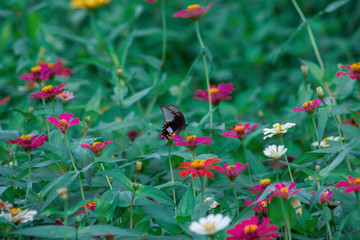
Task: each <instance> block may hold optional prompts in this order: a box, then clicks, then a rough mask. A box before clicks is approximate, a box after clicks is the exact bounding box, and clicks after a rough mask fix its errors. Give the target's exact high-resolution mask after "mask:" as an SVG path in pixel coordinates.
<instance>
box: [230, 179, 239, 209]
mask: <svg viewBox="0 0 360 240" xmlns="http://www.w3.org/2000/svg"><path fill="white" fill-rule="evenodd" d="M231 187H232V190H233V193H234V198H235V201H236V215H238V214H239V208H240V206H239V200H238V198H237V195H236V191H235V186H234V181H231Z"/></svg>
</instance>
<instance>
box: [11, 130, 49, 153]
mask: <svg viewBox="0 0 360 240" xmlns="http://www.w3.org/2000/svg"><path fill="white" fill-rule="evenodd" d="M38 136H39V135H34V136H32V135H22V136H21V137H19V138H17V139H8V140H7V143H8V144H16V145H18V146H19V147H22V149H24V151H25V152H30V151H31V149H34V150H35V149H36V148H37V147H39V146H42V145H43V144H44V142H45V141H46V140H48V137H47V136H45V135H44V134H43V135H41V136H39V137H38Z"/></svg>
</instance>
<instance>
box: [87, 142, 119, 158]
mask: <svg viewBox="0 0 360 240" xmlns="http://www.w3.org/2000/svg"><path fill="white" fill-rule="evenodd" d="M112 142H113V140H109V141H105V142H94V143H93V144H92V145H89V144H81V146H82V147H83V148H87V149H90V150H91V151H92V152H93V153H95V155H96V156H100V155H101V152H102V151H103V150H104V148H105V147H106V146H107V145H110V144H111V143H112Z"/></svg>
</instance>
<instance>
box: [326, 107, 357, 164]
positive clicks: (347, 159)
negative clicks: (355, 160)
mask: <svg viewBox="0 0 360 240" xmlns="http://www.w3.org/2000/svg"><path fill="white" fill-rule="evenodd" d="M324 104H325V103H324ZM325 106H326V105H325ZM326 107H327V106H326ZM330 113H331V116H332V117H333V119H334V122H335V124H336V127H337V129H338V132H339V137H340V144H341V149H342V150H343V151H344V144H343V140H342V134H341V130H340V126H339V123H338V121H337V119H336V117H335V116H334V114H333V113H332V112H330ZM345 161H346V164H347V167H348V169H349V171H352V169H351V164H350V161H349V158H348V156H347V155H346V158H345Z"/></svg>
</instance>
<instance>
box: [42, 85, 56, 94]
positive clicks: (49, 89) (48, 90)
mask: <svg viewBox="0 0 360 240" xmlns="http://www.w3.org/2000/svg"><path fill="white" fill-rule="evenodd" d="M52 87H53V86H52V85H47V86H45V87H43V88H42V89H41V91H45V92H51V89H52Z"/></svg>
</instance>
